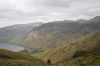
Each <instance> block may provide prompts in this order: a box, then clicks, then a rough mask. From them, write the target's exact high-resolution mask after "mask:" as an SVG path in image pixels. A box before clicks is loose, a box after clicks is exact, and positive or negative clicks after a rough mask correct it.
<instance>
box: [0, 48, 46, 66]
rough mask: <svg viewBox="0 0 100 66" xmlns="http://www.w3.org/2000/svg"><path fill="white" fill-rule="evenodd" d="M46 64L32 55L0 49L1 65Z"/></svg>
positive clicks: (29, 65) (32, 65) (28, 65)
mask: <svg viewBox="0 0 100 66" xmlns="http://www.w3.org/2000/svg"><path fill="white" fill-rule="evenodd" d="M45 65H46V64H45V63H44V62H43V61H41V60H39V59H36V58H34V57H32V56H29V55H25V54H20V53H17V52H12V51H8V50H4V49H0V66H45Z"/></svg>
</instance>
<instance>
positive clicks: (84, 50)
mask: <svg viewBox="0 0 100 66" xmlns="http://www.w3.org/2000/svg"><path fill="white" fill-rule="evenodd" d="M88 55H90V56H92V55H98V56H100V31H98V32H96V33H93V34H90V35H88V36H85V37H82V38H80V39H78V40H75V41H72V42H70V43H66V44H65V45H64V46H62V47H59V48H57V49H55V50H53V51H51V52H49V53H48V54H46V55H44V56H43V57H42V59H43V60H44V61H45V62H51V63H57V62H60V61H63V60H70V59H73V58H76V57H82V56H88ZM99 60H100V59H99Z"/></svg>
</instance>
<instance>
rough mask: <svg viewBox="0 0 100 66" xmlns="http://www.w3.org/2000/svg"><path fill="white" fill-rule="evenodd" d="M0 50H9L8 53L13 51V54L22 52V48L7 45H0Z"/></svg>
mask: <svg viewBox="0 0 100 66" xmlns="http://www.w3.org/2000/svg"><path fill="white" fill-rule="evenodd" d="M0 48H1V49H6V50H10V51H15V52H18V51H21V50H24V48H23V47H20V46H18V45H13V44H9V43H0Z"/></svg>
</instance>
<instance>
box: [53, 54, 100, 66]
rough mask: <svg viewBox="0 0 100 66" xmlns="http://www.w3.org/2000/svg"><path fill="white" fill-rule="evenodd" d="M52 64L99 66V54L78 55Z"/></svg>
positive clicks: (58, 65)
mask: <svg viewBox="0 0 100 66" xmlns="http://www.w3.org/2000/svg"><path fill="white" fill-rule="evenodd" d="M54 66H100V56H95V55H93V56H87V57H78V58H74V59H71V60H64V61H61V62H58V63H56V64H55V65H54Z"/></svg>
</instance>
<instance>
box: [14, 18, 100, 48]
mask: <svg viewBox="0 0 100 66" xmlns="http://www.w3.org/2000/svg"><path fill="white" fill-rule="evenodd" d="M79 21H82V22H79ZM99 21H100V17H98V18H97V17H95V18H93V19H91V20H77V21H67V20H65V21H56V22H51V23H46V24H43V25H41V26H39V27H36V28H34V29H33V30H32V32H31V33H29V34H28V35H26V36H24V38H23V39H20V40H21V41H19V43H20V45H22V46H24V47H28V48H39V49H51V48H56V47H58V46H60V45H62V44H63V43H66V42H70V41H72V40H74V39H76V38H79V37H81V36H84V35H88V34H90V33H92V32H94V31H97V30H99V29H100V22H99ZM15 42H18V41H15Z"/></svg>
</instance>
